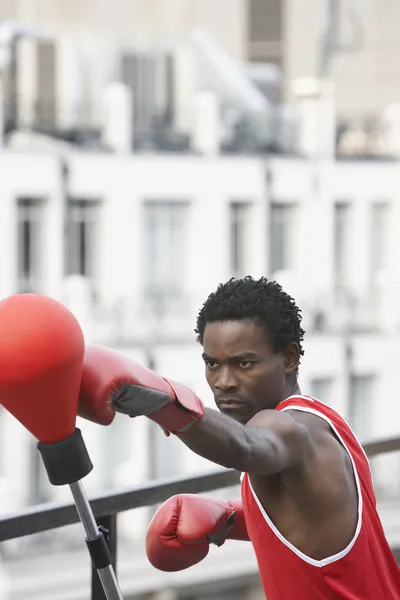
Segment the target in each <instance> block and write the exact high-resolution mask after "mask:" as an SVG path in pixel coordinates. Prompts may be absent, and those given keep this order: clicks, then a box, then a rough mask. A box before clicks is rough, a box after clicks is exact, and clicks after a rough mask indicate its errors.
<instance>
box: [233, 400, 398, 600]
mask: <svg viewBox="0 0 400 600" xmlns="http://www.w3.org/2000/svg"><path fill="white" fill-rule="evenodd" d="M277 410H282V411H284V410H301V411H305V412H309V413H312V414H315V415H317V416H319V417H321V418H322V419H324V420H325V421H326V422H327V423H329V425H330V427H331V428H332V429H333V431H334V432H335V433H336V435H337V437H338V438H339V440H340V441H341V442H342V444H343V446H344V448H345V449H346V450H347V452H348V453H349V455H350V458H351V461H352V464H353V468H354V474H355V480H356V484H357V489H358V498H359V504H358V524H357V528H356V532H355V534H354V538H353V539H352V541H351V542H350V544H349V545H348V546H347V547H346V548H344V549H343V550H342V552H339V553H338V554H335V555H334V556H330V557H329V558H325V559H324V560H313V559H312V558H309V557H308V556H306V555H305V554H303V553H302V552H300V551H299V550H297V548H295V547H294V546H293V545H292V544H291V543H290V542H288V541H287V540H286V539H285V538H284V537H283V535H281V533H280V532H279V531H278V529H277V528H276V527H275V526H274V525H273V523H272V521H271V520H270V519H269V517H268V515H267V513H266V512H265V510H264V509H263V507H262V505H261V503H260V501H259V500H258V498H257V496H256V494H255V492H254V490H253V489H252V486H251V483H250V479H249V476H248V474H247V473H245V474H244V475H243V478H242V499H243V509H244V514H245V519H246V525H247V530H248V532H249V537H250V540H251V542H252V544H253V547H254V551H255V554H256V557H257V562H258V567H259V571H260V576H261V580H262V584H263V588H264V592H265V595H266V597H267V598H268V600H399V599H400V569H399V567H398V565H397V563H396V561H395V558H394V556H393V553H392V551H391V549H390V546H389V544H388V542H387V541H386V538H385V534H384V531H383V528H382V524H381V521H380V518H379V516H378V513H377V510H376V501H375V494H374V490H373V484H372V478H371V472H370V468H369V463H368V460H367V457H366V455H365V453H364V450H363V449H362V447H361V445H360V443H359V442H358V440H357V438H356V437H355V435H354V433H353V432H352V430H351V428H350V426H349V425H348V424H347V423H346V421H345V420H344V419H343V418H342V417H340V416H339V415H338V413H337V412H336V411H334V410H333V409H332V408H330V407H328V406H326V405H325V404H323V403H322V402H319V401H318V400H315V399H314V398H311V397H310V396H293V397H290V398H288V399H287V400H285V401H284V402H281V403H280V404H279V405H278V406H277Z"/></svg>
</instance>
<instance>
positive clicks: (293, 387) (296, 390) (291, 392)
mask: <svg viewBox="0 0 400 600" xmlns="http://www.w3.org/2000/svg"><path fill="white" fill-rule="evenodd" d="M290 396H301V389H300V386H299V382H298V381H297V377H296V378H295V379H293V381H290V382H289V381H288V384H287V389H286V393H285V398H284V399H285V400H286V398H290Z"/></svg>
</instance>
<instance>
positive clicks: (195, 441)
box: [180, 408, 311, 475]
mask: <svg viewBox="0 0 400 600" xmlns="http://www.w3.org/2000/svg"><path fill="white" fill-rule="evenodd" d="M180 438H181V440H182V442H183V443H184V444H185V445H186V446H188V448H190V449H191V450H193V452H195V453H196V454H199V455H200V456H202V457H203V458H207V459H208V460H211V461H212V462H214V463H217V464H219V465H222V466H223V467H228V468H233V469H237V470H238V471H242V472H246V473H253V474H257V475H273V474H274V473H279V472H280V471H284V470H285V469H287V468H289V467H290V466H293V465H295V464H298V463H300V462H301V461H302V460H303V459H304V458H305V457H306V456H307V454H308V453H309V451H310V448H311V441H310V438H309V435H308V432H307V429H306V428H305V427H304V426H303V425H301V424H300V423H298V422H297V421H295V420H294V419H293V418H292V417H291V416H290V415H289V414H287V413H281V412H279V411H273V410H266V411H262V412H260V413H258V414H257V415H256V416H255V417H253V419H251V420H250V421H249V423H248V424H247V425H246V426H244V425H241V424H240V423H237V422H236V421H234V420H233V419H232V418H230V417H228V416H226V415H223V414H221V413H219V412H217V411H215V410H211V409H208V408H206V409H205V414H204V417H203V419H202V421H201V422H200V423H199V424H198V425H197V426H196V427H193V428H192V429H190V430H189V432H188V433H187V434H184V435H181V436H180Z"/></svg>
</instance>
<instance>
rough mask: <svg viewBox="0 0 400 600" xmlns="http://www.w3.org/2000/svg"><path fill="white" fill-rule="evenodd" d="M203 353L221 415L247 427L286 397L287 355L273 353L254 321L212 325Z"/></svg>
mask: <svg viewBox="0 0 400 600" xmlns="http://www.w3.org/2000/svg"><path fill="white" fill-rule="evenodd" d="M203 350H204V352H203V359H204V362H205V364H206V378H207V382H208V384H209V386H210V388H211V390H212V392H213V394H214V398H215V402H216V404H217V406H218V408H219V410H220V411H221V412H222V413H225V414H227V415H229V416H231V417H233V418H234V419H235V420H237V421H239V422H240V423H243V424H245V423H247V422H248V421H249V420H250V419H251V418H252V417H253V416H254V415H255V414H257V413H258V412H260V410H265V409H273V408H275V407H276V406H277V405H278V404H279V402H281V401H282V400H283V399H284V398H285V388H286V381H287V376H288V367H287V361H286V357H285V353H284V352H273V350H272V348H271V346H270V344H269V342H268V339H267V335H266V333H265V331H264V330H263V329H262V328H261V326H259V325H258V324H257V323H255V322H254V321H251V320H246V321H216V322H214V323H209V324H208V325H206V328H205V331H204V338H203ZM289 370H291V371H293V370H294V368H293V367H291V368H290V369H289Z"/></svg>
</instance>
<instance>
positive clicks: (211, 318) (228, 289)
mask: <svg viewBox="0 0 400 600" xmlns="http://www.w3.org/2000/svg"><path fill="white" fill-rule="evenodd" d="M301 319H302V317H301V310H300V309H299V307H298V306H297V305H296V303H295V301H294V299H293V298H292V297H291V296H289V294H287V293H286V292H284V291H283V289H282V287H281V286H280V285H279V283H277V282H276V281H268V279H266V278H265V277H261V278H260V279H253V278H252V277H250V276H247V277H244V278H243V279H236V278H234V277H233V278H232V279H230V280H229V281H227V282H226V283H221V284H220V285H219V286H218V288H217V290H216V291H215V292H213V293H212V294H210V295H209V296H208V298H207V300H206V301H205V303H204V304H203V306H202V308H201V309H200V311H199V314H198V316H197V324H196V329H195V333H196V334H197V341H198V342H200V343H201V344H203V338H204V330H205V328H206V325H207V324H209V323H213V322H215V321H241V320H252V321H256V322H257V323H259V324H260V325H261V326H262V327H263V328H264V329H265V332H266V334H267V336H268V339H269V341H270V343H271V345H272V349H273V350H274V352H281V351H283V350H284V349H285V348H286V347H287V345H288V344H290V343H291V342H296V343H297V345H298V347H299V350H300V355H301V356H302V355H303V354H304V350H303V348H302V345H301V342H302V340H303V338H304V333H305V331H304V330H303V329H302V327H301Z"/></svg>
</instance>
